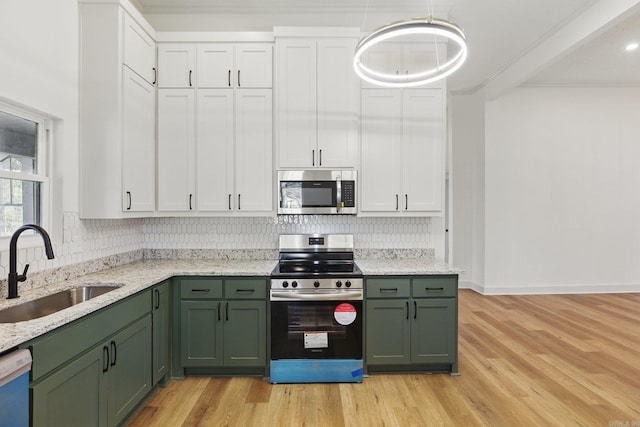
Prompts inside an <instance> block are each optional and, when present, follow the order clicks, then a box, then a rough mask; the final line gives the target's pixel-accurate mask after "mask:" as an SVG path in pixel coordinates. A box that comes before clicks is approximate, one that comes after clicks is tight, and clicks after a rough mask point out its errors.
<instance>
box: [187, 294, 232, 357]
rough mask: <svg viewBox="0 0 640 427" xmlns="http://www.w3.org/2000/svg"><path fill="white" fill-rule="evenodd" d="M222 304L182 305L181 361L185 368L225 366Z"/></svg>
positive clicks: (188, 303) (192, 303)
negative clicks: (223, 357)
mask: <svg viewBox="0 0 640 427" xmlns="http://www.w3.org/2000/svg"><path fill="white" fill-rule="evenodd" d="M221 310H222V301H220V300H218V301H216V300H202V301H182V302H181V303H180V321H181V323H180V325H181V327H180V360H181V362H182V363H181V364H182V366H184V367H209V366H222V364H223V359H222V325H223V323H222V311H221Z"/></svg>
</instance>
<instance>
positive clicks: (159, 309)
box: [151, 281, 171, 385]
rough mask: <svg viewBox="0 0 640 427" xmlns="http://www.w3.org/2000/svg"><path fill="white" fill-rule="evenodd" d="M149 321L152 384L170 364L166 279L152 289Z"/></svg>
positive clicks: (167, 286)
mask: <svg viewBox="0 0 640 427" xmlns="http://www.w3.org/2000/svg"><path fill="white" fill-rule="evenodd" d="M151 298H152V312H151V316H152V318H151V321H152V324H153V325H152V326H153V339H152V341H153V373H152V376H153V385H156V384H157V383H158V382H160V380H161V379H162V378H163V377H164V376H165V375H166V374H168V373H169V365H170V356H171V353H170V348H171V345H170V337H171V335H170V332H169V331H170V328H171V323H170V313H171V294H170V282H169V281H166V282H163V283H161V284H159V285H156V286H155V287H154V288H153V289H152V293H151Z"/></svg>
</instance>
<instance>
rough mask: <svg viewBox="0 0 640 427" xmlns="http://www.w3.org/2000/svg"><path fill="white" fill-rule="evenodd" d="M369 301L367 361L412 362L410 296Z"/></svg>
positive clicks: (387, 363) (378, 362) (368, 362)
mask: <svg viewBox="0 0 640 427" xmlns="http://www.w3.org/2000/svg"><path fill="white" fill-rule="evenodd" d="M366 304H367V322H366V330H367V331H366V338H367V341H366V346H367V357H366V360H367V364H368V365H389V364H394V365H395V364H406V363H410V362H411V331H410V322H409V319H408V317H409V311H408V310H409V307H408V304H409V300H368V301H367V302H366Z"/></svg>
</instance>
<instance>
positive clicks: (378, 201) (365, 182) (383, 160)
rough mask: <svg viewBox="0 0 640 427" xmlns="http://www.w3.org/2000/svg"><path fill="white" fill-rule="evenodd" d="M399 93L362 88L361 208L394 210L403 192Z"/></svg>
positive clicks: (389, 90)
mask: <svg viewBox="0 0 640 427" xmlns="http://www.w3.org/2000/svg"><path fill="white" fill-rule="evenodd" d="M401 114H402V93H401V92H400V91H398V90H394V89H379V90H373V89H371V90H370V89H365V90H363V91H362V147H361V151H362V164H361V174H360V189H361V190H360V210H361V211H362V212H396V211H399V209H400V194H401V191H402V185H401V180H402V117H401Z"/></svg>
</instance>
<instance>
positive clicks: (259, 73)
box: [231, 43, 273, 88]
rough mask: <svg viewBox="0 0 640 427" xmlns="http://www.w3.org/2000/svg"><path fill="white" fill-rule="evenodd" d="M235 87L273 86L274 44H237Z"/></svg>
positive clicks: (233, 79)
mask: <svg viewBox="0 0 640 427" xmlns="http://www.w3.org/2000/svg"><path fill="white" fill-rule="evenodd" d="M232 74H233V75H232V76H231V77H232V80H231V81H232V82H235V87H244V88H267V87H271V86H273V45H271V44H266V43H262V44H260V43H241V44H237V45H236V46H235V72H234V73H232Z"/></svg>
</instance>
